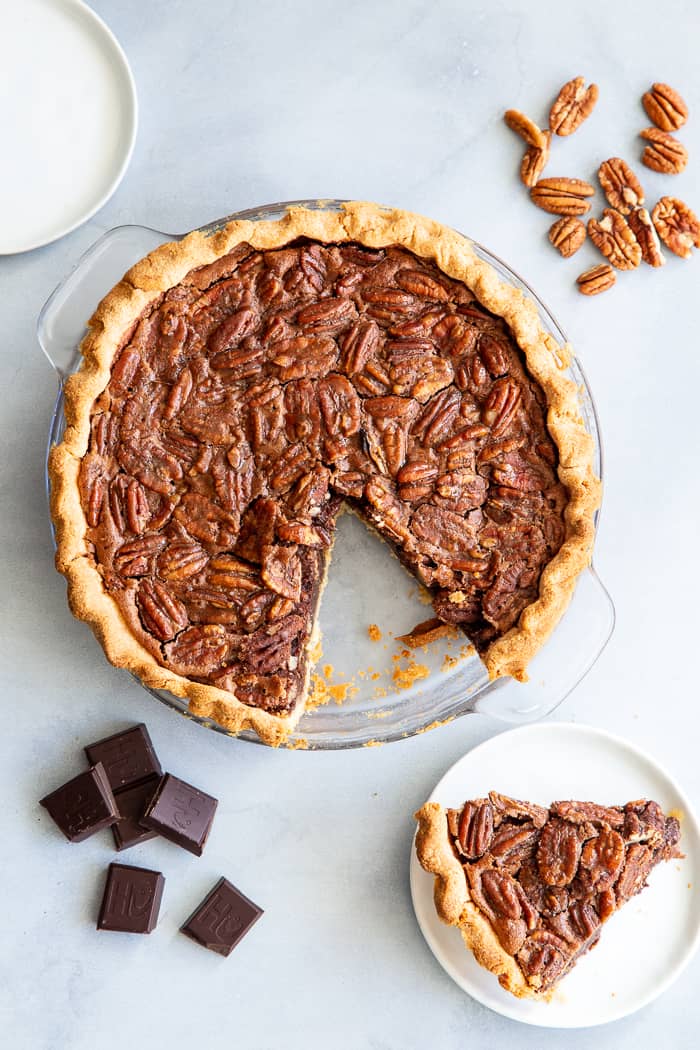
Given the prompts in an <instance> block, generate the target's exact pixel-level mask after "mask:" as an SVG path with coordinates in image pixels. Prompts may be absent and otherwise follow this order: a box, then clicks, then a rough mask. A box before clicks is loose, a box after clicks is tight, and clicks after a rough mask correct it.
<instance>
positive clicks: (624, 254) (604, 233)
mask: <svg viewBox="0 0 700 1050" xmlns="http://www.w3.org/2000/svg"><path fill="white" fill-rule="evenodd" d="M588 236H589V237H590V238H591V240H592V241H593V243H594V244H595V246H596V248H598V250H599V251H600V252H602V254H603V255H604V256H605V258H606V259H607V260H608V262H610V263H611V264H612V265H613V266H614V267H615V268H616V269H618V270H634V269H636V267H637V266H639V264H640V262H641V261H642V249H641V248H640V247H639V244H638V243H637V238H636V237H635V236H634V233H633V232H632V230H631V229H630V227H629V226H628V224H627V220H626V219H625V217H624V215H620V213H619V211H615V210H614V208H606V209H605V210H604V212H603V217H602V219H600V220H598V219H589V220H588Z"/></svg>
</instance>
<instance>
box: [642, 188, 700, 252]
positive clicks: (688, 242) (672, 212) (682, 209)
mask: <svg viewBox="0 0 700 1050" xmlns="http://www.w3.org/2000/svg"><path fill="white" fill-rule="evenodd" d="M651 219H652V222H653V223H654V226H655V227H656V232H657V233H658V235H659V237H660V238H661V240H662V241H663V242H664V244H665V245H666V247H667V248H669V249H670V250H671V251H672V252H674V253H675V254H676V255H680V257H681V258H682V259H689V258H690V256H691V255H692V249H693V247H695V248H700V220H699V219H698V217H697V215H695V213H694V212H692V211H691V210H690V208H689V207H688V205H687V204H684V203H683V201H681V200H678V198H677V197H662V198H661V200H660V201H659V202H658V204H656V205H655V207H654V210H653V211H652V213H651Z"/></svg>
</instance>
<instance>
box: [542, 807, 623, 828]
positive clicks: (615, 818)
mask: <svg viewBox="0 0 700 1050" xmlns="http://www.w3.org/2000/svg"><path fill="white" fill-rule="evenodd" d="M551 810H552V813H556V815H557V816H559V817H562V819H563V820H568V821H569V822H570V823H571V824H595V825H602V824H609V825H610V827H611V828H621V827H622V825H623V823H624V820H625V817H624V813H623V812H622V810H621V809H620V808H619V806H600V805H598V803H597V802H569V801H564V802H553V803H552V805H551Z"/></svg>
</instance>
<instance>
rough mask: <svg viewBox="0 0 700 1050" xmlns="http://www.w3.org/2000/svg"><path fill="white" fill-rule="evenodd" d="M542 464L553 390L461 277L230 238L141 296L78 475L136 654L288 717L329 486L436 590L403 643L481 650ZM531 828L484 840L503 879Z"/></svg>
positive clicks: (321, 249)
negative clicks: (452, 643) (217, 252)
mask: <svg viewBox="0 0 700 1050" xmlns="http://www.w3.org/2000/svg"><path fill="white" fill-rule="evenodd" d="M550 138H551V132H549V131H544V132H540V133H539V137H538V138H537V142H538V143H539V145H536V146H535V145H533V146H532V148H533V149H542V148H543V147H544V146H547V147H548V145H549V141H550ZM555 181H556V180H555ZM561 188H562V187H561V185H559V189H561ZM575 188H577V189H579V190H580V189H581V187H580V186H578V184H576V186H575ZM564 189H566V187H564ZM557 466H558V459H557V449H556V445H555V444H554V442H553V441H552V439H551V437H550V435H549V432H548V430H547V422H546V398H545V397H544V395H543V393H542V391H541V389H540V387H539V386H538V384H537V382H536V381H535V380H534V378H533V377H532V376H530V374H529V373H528V371H527V369H526V367H525V362H524V358H523V355H522V353H521V351H520V350H519V348H518V346H517V343H516V342H515V339H514V337H513V334H512V332H511V331H510V329H509V328H508V326H507V325H506V323H505V322H504V321H503V320H502V319H500V318H499V317H495V316H493V315H492V314H490V313H489V312H488V311H486V310H485V309H483V308H482V307H481V306H480V304H479V303H478V301H477V300H476V299H475V298H474V295H473V293H472V292H471V291H470V289H468V288H467V287H466V286H465V285H463V284H460V283H459V282H458V281H455V280H452V279H451V278H449V277H448V276H447V275H446V274H444V273H443V272H442V271H441V270H440V269H439V268H438V267H437V266H436V265H435V264H434V263H432V262H430V261H429V260H427V259H424V258H419V257H418V256H416V255H414V254H412V253H411V252H410V251H407V250H405V249H403V248H398V247H389V248H386V249H381V250H376V251H375V250H371V249H367V248H365V247H363V246H359V245H353V244H320V243H314V242H303V243H302V242H299V243H294V244H291V245H287V246H285V247H283V248H280V249H277V250H271V251H262V252H261V251H254V250H252V249H251V248H250V247H249V246H246V245H242V246H240V247H239V248H237V249H236V250H235V251H234V252H231V253H230V255H229V256H224V257H222V258H220V259H217V260H216V262H215V263H212V264H211V265H210V266H203V267H199V268H198V269H197V270H195V271H192V272H191V273H190V274H188V275H186V277H185V278H184V279H183V281H182V282H181V283H180V284H179V285H178V286H177V287H176V288H173V289H171V291H170V292H168V293H167V295H166V296H165V297H164V299H163V300H162V301H157V302H154V303H153V304H152V305H151V307H149V309H148V310H147V311H146V312H145V313H144V316H143V318H142V320H141V321H140V322H139V323H138V325H137V326H136V328H135V330H134V332H133V333H132V335H131V336H130V337H128V338H127V341H126V344H125V346H124V347H123V349H122V350H121V351H120V352H119V354H118V356H117V359H116V360H115V362H114V366H113V371H112V377H111V380H110V383H109V385H108V388H107V390H106V391H105V394H104V395H103V397H102V398H100V399H99V400H98V402H96V404H95V408H94V412H93V417H92V421H91V433H90V443H89V448H88V451H87V454H86V455H85V457H84V459H83V462H82V464H81V469H80V480H79V485H80V495H81V500H82V505H83V510H84V513H85V517H86V522H87V529H88V539H89V543H90V549H91V550H93V551H94V552H95V554H94V556H95V559H96V560H97V561H98V562H99V563H100V565H101V566H102V567H103V568H104V578H105V581H106V585H108V586H109V589H110V594H111V595H113V596H114V600H115V602H116V603H117V604H118V606H119V608H120V610H121V611H122V614H123V616H124V618H125V620H126V622H127V623H128V625H129V627H130V629H131V630H132V631H133V633H134V635H135V636H136V637H137V638H138V639H139V640H140V641H142V643H143V644H144V645H145V646H146V648H147V649H148V650H149V652H151V653H152V654H154V656H155V658H156V659H157V660H159V661H160V662H161V663H163V664H164V666H165V667H166V668H170V669H172V670H173V671H175V672H176V673H177V674H183V675H188V676H192V677H193V678H194V679H196V680H197V681H199V682H202V683H210V684H213V685H215V686H216V687H217V688H220V689H227V690H230V691H232V692H234V693H235V695H236V696H237V697H239V698H245V699H244V700H243V702H246V703H247V702H250V703H254V704H257V705H259V706H262V707H264V708H265V709H266V710H270V711H274V712H286V711H289V710H291V709H292V708H293V706H294V705H295V704H296V703H297V700H298V698H299V697H300V696H301V695H302V694H303V691H304V684H305V681H306V676H307V672H308V662H309V658H308V650H309V634H310V631H311V627H312V624H313V620H314V616H315V610H316V607H317V603H318V596H319V591H320V589H321V581H322V579H323V574H324V571H325V565H326V561H327V557H328V551H329V550H330V548H331V545H332V542H333V536H334V527H335V520H336V517H337V515H338V513H339V510H340V507H341V504H342V500H343V498H345V499H348V500H352V501H353V504H354V506H355V507H356V508H357V509H358V511H359V512H360V513H361V514H362V515H363V516H364V517H365V518H367V520H368V521H369V522H370V523H371V524H372V526H373V527H374V528H376V529H377V530H378V531H379V532H380V534H381V535H382V536H383V537H384V538H385V539H386V540H387V541H388V542H390V543H391V544H392V545H394V547H395V548H396V552H397V554H399V556H400V557H401V559H402V560H403V561H404V562H405V564H406V565H407V567H408V568H409V569H410V570H411V571H412V572H414V574H415V575H416V577H417V578H418V579H419V580H421V581H422V582H424V583H425V584H426V585H427V586H429V587H431V588H432V591H433V594H432V597H433V602H434V610H435V615H434V617H433V619H432V620H430V621H427V622H426V623H424V624H421V625H419V626H418V627H417V628H416V629H415V630H414V631H413V632H411V633H410V635H409V636H408V637H407V639H406V644H409V645H410V644H415V645H418V644H426V643H427V642H428V641H430V640H431V639H432V638H434V637H439V636H441V635H444V634H447V633H452V632H454V631H455V626H454V625H459V626H460V627H462V628H463V629H464V630H465V631H467V632H468V634H469V638H470V641H472V642H473V643H474V645H475V646H476V647H477V649H478V650H479V651H480V652H483V651H485V650H486V649H487V648H488V646H489V645H490V643H491V642H492V641H493V640H494V639H495V638H497V637H498V636H499V635H500V634H502V633H504V632H505V631H506V630H507V629H508V628H509V627H511V626H512V625H513V624H514V623H515V622H516V621H517V619H518V617H519V615H520V613H521V611H522V610H523V609H524V608H525V606H526V605H528V604H530V603H531V602H532V601H533V600H534V599H535V598H536V596H537V585H538V581H539V577H540V574H541V572H542V570H543V568H544V567H545V565H546V564H547V563H548V562H549V561H550V560H551V558H552V557H553V556H554V555H555V554H556V553H557V551H558V550H559V547H560V546H561V544H562V542H563V540H564V537H565V526H564V518H563V513H564V508H565V506H566V493H565V490H564V489H563V486H562V485H561V484H560V482H559V479H558V476H557ZM488 806H489V807H490V808H493V809H494V812H495V809H496V807H495V805H494V803H493V802H489V803H488ZM485 812H486V811H485ZM530 823H531V822H530ZM482 830H483V829H482ZM470 834H471V833H470ZM474 834H476V833H475V832H474ZM477 838H478V836H477ZM526 839H527V836H525V839H524V840H523V842H522V843H521V844H520V845H518V843H517V842H514V843H513V845H512V849H508V848H507V847H506V845H505V844H504V843H500V844H499V848H502V856H501V860H500V863H501V866H502V870H503V871H504V872H505V873H506V874H508V873H510V871H511V868H512V867H513V865H517V863H518V857H520V855H521V853H525V852H527V850H528V849H529V846H528V845H527V841H526ZM471 841H472V840H471V839H470V842H471ZM470 848H474V847H473V843H472V846H470ZM504 921H506V920H504ZM507 921H510V920H507ZM514 921H515V920H514ZM521 921H524V920H523V919H518V920H517V922H518V923H519V922H521ZM518 929H520V927H518ZM510 935H513V936H514V933H513V930H511V934H510ZM518 936H520V934H518Z"/></svg>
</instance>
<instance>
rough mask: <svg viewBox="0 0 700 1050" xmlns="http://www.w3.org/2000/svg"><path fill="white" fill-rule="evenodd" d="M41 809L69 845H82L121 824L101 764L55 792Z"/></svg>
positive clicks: (43, 799) (74, 778) (45, 799)
mask: <svg viewBox="0 0 700 1050" xmlns="http://www.w3.org/2000/svg"><path fill="white" fill-rule="evenodd" d="M41 805H42V806H44V807H45V809H47V810H48V811H49V813H50V815H51V816H52V817H53V819H54V820H55V822H56V824H58V826H59V828H60V829H61V831H62V832H63V834H64V835H65V836H66V838H67V839H68V841H69V842H82V841H83V839H87V838H89V837H90V835H94V834H95V832H96V831H101V830H102V828H108V827H109V826H110V824H114V823H116V821H118V820H119V810H118V808H117V803H116V802H115V799H114V795H113V794H112V789H111V787H110V786H109V781H108V779H107V774H106V773H105V770H104V768H103V766H102V763H101V762H97V763H96V764H95V765H94V766H92V768H91V769H87V770H85V772H84V773H79V774H78V776H77V777H73V779H72V780H69V781H68V782H67V783H65V784H63V786H62V787H60V788H56V790H55V791H52V792H51V794H50V795H47V796H46V798H42V800H41Z"/></svg>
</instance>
